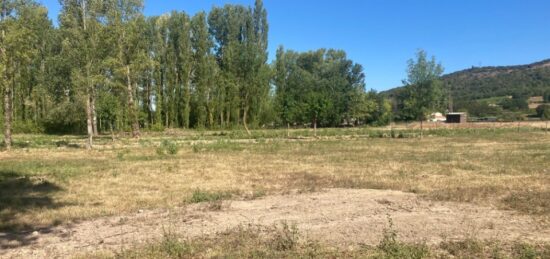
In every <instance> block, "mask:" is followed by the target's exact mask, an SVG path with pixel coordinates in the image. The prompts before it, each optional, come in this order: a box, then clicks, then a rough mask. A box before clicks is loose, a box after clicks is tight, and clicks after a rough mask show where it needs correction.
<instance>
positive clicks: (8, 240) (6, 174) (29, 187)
mask: <svg viewBox="0 0 550 259" xmlns="http://www.w3.org/2000/svg"><path fill="white" fill-rule="evenodd" d="M58 191H61V188H60V187H59V186H57V185H55V184H53V183H50V182H48V181H46V180H43V179H34V177H33V178H31V177H29V176H26V175H25V174H22V173H19V172H14V171H7V170H0V248H1V249H6V248H14V247H19V246H26V245H29V244H32V243H33V242H34V241H36V236H35V235H33V232H34V231H37V229H38V228H39V227H41V226H38V225H33V224H29V223H21V221H20V220H19V219H18V217H20V216H21V215H24V214H25V213H26V212H29V211H31V210H36V209H54V208H58V207H61V206H63V205H62V204H59V203H56V202H55V201H54V200H53V199H52V197H51V196H52V195H53V194H54V193H56V192H58ZM39 231H40V232H48V231H49V230H48V229H47V228H46V229H45V228H42V229H39Z"/></svg>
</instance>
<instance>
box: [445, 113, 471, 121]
mask: <svg viewBox="0 0 550 259" xmlns="http://www.w3.org/2000/svg"><path fill="white" fill-rule="evenodd" d="M467 122H468V114H466V113H465V112H453V113H447V123H467Z"/></svg>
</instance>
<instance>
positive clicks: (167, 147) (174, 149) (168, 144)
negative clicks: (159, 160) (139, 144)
mask: <svg viewBox="0 0 550 259" xmlns="http://www.w3.org/2000/svg"><path fill="white" fill-rule="evenodd" d="M178 151H179V147H178V144H177V143H176V142H174V141H170V140H167V139H165V140H163V141H162V142H161V143H160V146H159V147H158V148H157V154H159V155H166V154H169V155H176V154H178Z"/></svg>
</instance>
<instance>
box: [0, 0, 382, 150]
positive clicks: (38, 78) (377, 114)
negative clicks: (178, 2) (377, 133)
mask: <svg viewBox="0 0 550 259" xmlns="http://www.w3.org/2000/svg"><path fill="white" fill-rule="evenodd" d="M60 3H61V12H60V15H59V27H54V26H53V24H52V22H51V21H50V20H49V19H48V16H47V9H46V8H45V7H43V6H41V5H40V4H38V3H37V2H35V1H33V0H0V8H1V13H0V19H1V20H0V75H1V77H0V86H1V88H2V91H3V94H4V98H3V101H2V104H3V105H2V107H3V109H2V112H3V114H4V117H3V119H2V121H1V122H2V124H3V125H4V128H5V145H6V147H7V148H9V147H10V146H11V130H12V127H13V128H15V129H16V130H18V131H23V132H37V131H38V132H42V131H45V132H48V133H83V132H86V133H87V135H88V141H87V146H88V148H92V140H93V136H95V135H97V134H100V133H101V132H109V131H114V130H125V131H131V132H132V135H133V136H134V137H139V136H140V129H143V128H148V129H156V130H161V129H163V128H165V127H174V128H175V127H178V128H229V127H235V126H239V125H240V126H242V127H244V129H246V130H247V131H248V127H249V126H254V127H258V126H262V125H273V126H277V125H304V124H312V125H317V124H319V125H320V126H338V125H341V124H342V123H347V124H351V123H355V124H359V123H387V122H388V121H389V118H390V117H391V116H390V115H389V113H390V107H389V103H388V102H387V101H386V100H385V99H383V98H382V97H381V96H380V95H378V94H377V93H375V92H369V93H367V92H365V84H364V74H363V70H362V67H361V66H360V65H358V64H355V63H353V62H352V61H351V60H349V59H347V57H346V54H345V53H344V52H343V51H337V50H324V49H322V50H318V51H311V52H306V53H296V52H293V51H285V50H284V49H283V48H281V49H280V50H279V51H278V53H277V60H276V61H274V62H273V64H268V53H267V47H268V31H269V26H268V21H267V11H266V10H265V8H264V6H263V2H262V1H261V0H256V1H255V4H254V6H253V7H245V6H241V5H225V6H223V7H214V8H213V9H212V10H211V11H210V12H209V13H208V14H207V13H204V12H200V13H197V14H195V15H194V16H190V15H188V14H186V13H184V12H172V13H169V14H166V15H162V16H153V17H146V16H144V15H143V13H142V10H143V0H61V1H60Z"/></svg>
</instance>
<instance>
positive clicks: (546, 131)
mask: <svg viewBox="0 0 550 259" xmlns="http://www.w3.org/2000/svg"><path fill="white" fill-rule="evenodd" d="M544 132H545V133H546V134H548V121H546V130H545V131H544Z"/></svg>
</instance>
